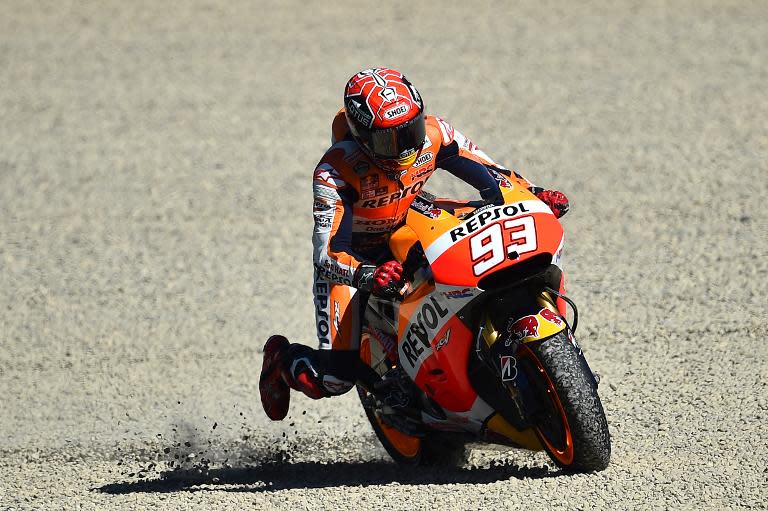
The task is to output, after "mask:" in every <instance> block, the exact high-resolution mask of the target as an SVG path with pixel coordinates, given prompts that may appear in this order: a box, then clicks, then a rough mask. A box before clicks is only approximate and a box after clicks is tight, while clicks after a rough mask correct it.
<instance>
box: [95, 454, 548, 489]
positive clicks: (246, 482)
mask: <svg viewBox="0 0 768 511" xmlns="http://www.w3.org/2000/svg"><path fill="white" fill-rule="evenodd" d="M558 475H559V472H557V471H555V472H550V471H549V470H548V469H547V468H546V467H535V468H530V467H518V466H516V465H513V464H502V465H498V466H492V467H488V468H472V469H468V468H458V467H446V466H442V467H420V468H407V467H406V468H404V467H400V466H397V465H395V464H393V463H386V462H383V461H382V462H378V461H373V462H358V463H352V462H338V463H314V462H300V463H283V464H266V465H262V466H254V467H244V468H235V467H233V468H216V469H210V470H208V471H207V472H205V473H203V474H200V473H199V472H196V471H180V470H172V471H168V472H164V473H162V474H161V475H160V477H159V478H157V479H148V480H147V479H145V480H140V481H127V482H119V483H111V484H106V485H104V486H101V487H99V488H94V491H99V492H102V493H108V494H113V495H117V494H126V493H167V492H178V491H231V492H271V491H277V490H285V489H293V488H305V489H306V488H327V487H334V486H371V485H380V484H389V483H400V484H404V485H423V484H455V483H465V484H487V483H492V482H496V481H502V480H505V479H510V478H515V479H524V478H533V479H541V478H545V477H556V476H558Z"/></svg>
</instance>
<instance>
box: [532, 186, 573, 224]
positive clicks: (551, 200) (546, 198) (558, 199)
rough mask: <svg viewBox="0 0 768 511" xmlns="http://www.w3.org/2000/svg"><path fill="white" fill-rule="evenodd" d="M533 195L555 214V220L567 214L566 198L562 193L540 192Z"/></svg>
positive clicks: (555, 191)
mask: <svg viewBox="0 0 768 511" xmlns="http://www.w3.org/2000/svg"><path fill="white" fill-rule="evenodd" d="M534 194H535V195H536V197H538V198H539V200H540V201H542V202H543V203H544V204H546V205H547V206H549V209H551V210H552V213H554V214H555V217H556V218H560V217H561V216H563V215H565V214H566V213H568V208H569V204H568V197H566V196H565V194H564V193H563V192H558V191H557V190H540V191H534Z"/></svg>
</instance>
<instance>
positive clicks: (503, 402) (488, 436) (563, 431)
mask: <svg viewBox="0 0 768 511" xmlns="http://www.w3.org/2000/svg"><path fill="white" fill-rule="evenodd" d="M498 179H500V181H501V183H500V185H501V186H500V188H501V190H502V195H503V198H504V203H503V204H499V203H498V202H500V201H497V204H487V203H484V202H482V201H465V202H461V201H445V200H439V199H436V198H435V197H434V196H432V195H430V194H428V193H426V192H422V193H421V194H420V195H419V196H417V197H416V198H415V200H414V201H413V203H412V204H411V206H410V209H409V211H408V213H407V216H406V220H405V223H404V224H403V226H401V227H400V228H399V229H398V230H396V231H395V232H394V233H393V234H392V236H391V238H390V241H389V243H390V249H391V251H392V253H393V254H394V256H395V258H396V259H397V260H398V261H400V262H401V263H402V264H403V268H404V273H405V276H406V277H405V278H406V280H407V282H408V284H407V285H406V287H407V289H404V293H403V297H402V300H397V301H390V300H386V299H383V298H378V297H373V296H371V297H370V298H369V300H368V304H367V306H366V309H365V312H364V321H363V324H364V327H363V334H362V338H361V349H360V356H361V358H362V360H363V362H364V363H365V364H367V365H368V366H370V367H371V368H372V369H373V370H374V371H375V372H376V373H377V374H378V376H379V377H380V379H379V380H378V381H376V383H375V384H373V385H363V384H362V383H361V384H358V386H357V391H358V395H359V397H360V400H361V403H362V405H363V408H364V409H365V413H366V415H367V417H368V420H369V421H370V423H371V426H372V427H373V430H374V432H375V433H376V436H377V437H378V439H379V441H380V442H381V443H382V445H383V446H384V448H385V449H386V451H387V452H388V453H389V455H390V456H391V457H392V458H393V459H394V460H395V461H396V462H398V463H401V464H407V465H418V464H430V463H444V462H446V461H456V460H457V459H458V457H460V456H462V455H463V454H464V449H465V445H466V444H467V443H470V442H471V443H478V442H479V443H491V444H501V445H505V446H511V447H518V448H524V449H529V450H535V451H540V450H545V451H546V452H547V454H548V455H549V456H550V458H551V459H552V460H553V461H554V462H555V463H556V464H557V465H558V466H559V467H561V468H563V469H565V470H567V471H573V472H589V471H596V470H602V469H604V468H605V467H606V466H607V465H608V462H609V459H610V452H611V445H610V435H609V432H608V423H607V420H606V418H605V413H604V411H603V407H602V403H601V402H600V398H599V396H598V394H597V386H598V382H599V378H598V377H597V375H596V374H595V373H593V372H592V370H591V369H590V367H589V365H588V364H587V361H586V359H585V358H584V355H583V353H582V350H581V349H580V348H579V345H578V343H577V342H576V339H575V337H574V331H575V330H576V326H577V322H578V311H577V309H576V306H575V304H573V302H572V301H571V300H570V299H569V298H567V297H566V296H565V295H564V287H563V273H562V269H561V263H560V260H561V256H562V250H563V228H562V226H561V224H560V222H559V221H558V220H557V219H556V217H555V215H554V214H553V213H552V211H551V210H550V209H549V208H548V207H547V205H546V204H544V203H543V202H541V201H540V200H538V199H537V198H536V196H535V195H533V193H531V192H530V191H529V190H528V189H526V188H524V187H523V186H521V185H520V184H519V183H517V182H516V181H514V180H512V179H507V178H506V177H505V176H501V175H500V176H499V178H498ZM566 303H568V304H569V305H570V306H571V308H572V309H573V314H572V321H570V322H569V321H568V320H567V315H566V311H567V306H566Z"/></svg>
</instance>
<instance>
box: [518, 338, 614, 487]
mask: <svg viewBox="0 0 768 511" xmlns="http://www.w3.org/2000/svg"><path fill="white" fill-rule="evenodd" d="M518 360H519V363H520V367H521V369H522V370H523V371H525V373H526V376H527V379H528V381H529V382H530V386H531V390H532V396H531V397H532V398H533V399H534V401H535V408H536V411H535V412H534V414H533V415H534V416H533V417H532V419H533V423H534V424H535V430H536V434H537V435H538V437H539V439H540V440H541V442H542V444H543V445H544V448H545V450H546V451H547V454H549V456H550V458H552V460H553V461H554V462H555V463H556V464H557V465H558V466H559V467H561V468H563V469H565V470H567V471H571V472H592V471H597V470H603V469H604V468H606V467H607V466H608V462H609V461H610V458H611V438H610V434H609V432H608V421H607V420H606V418H605V412H604V411H603V405H602V403H601V402H600V397H599V396H598V395H597V385H596V384H595V381H594V378H593V376H592V374H591V371H590V369H589V367H588V366H587V364H586V362H585V361H583V360H582V356H581V355H580V354H579V352H578V350H577V349H576V347H575V346H574V345H573V343H571V341H570V340H569V339H568V334H567V331H562V332H560V333H559V334H557V335H555V336H553V337H550V338H549V339H546V340H544V341H541V342H532V343H526V344H523V345H521V346H520V349H519V351H518Z"/></svg>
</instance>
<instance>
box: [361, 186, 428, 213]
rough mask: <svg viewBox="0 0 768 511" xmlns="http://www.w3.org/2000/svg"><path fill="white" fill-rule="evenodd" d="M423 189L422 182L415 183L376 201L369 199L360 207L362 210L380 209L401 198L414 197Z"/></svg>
mask: <svg viewBox="0 0 768 511" xmlns="http://www.w3.org/2000/svg"><path fill="white" fill-rule="evenodd" d="M423 187H424V181H417V182H415V183H413V184H412V185H410V186H406V187H405V188H403V189H402V190H398V191H396V192H394V193H391V194H389V195H388V196H386V197H379V198H378V199H370V200H366V201H363V203H362V205H361V206H362V207H364V208H381V207H384V206H386V205H387V204H392V203H393V202H395V201H396V200H398V199H400V198H401V197H407V196H408V195H416V194H417V193H419V191H420V190H421V189H422V188H423Z"/></svg>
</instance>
